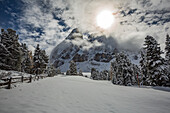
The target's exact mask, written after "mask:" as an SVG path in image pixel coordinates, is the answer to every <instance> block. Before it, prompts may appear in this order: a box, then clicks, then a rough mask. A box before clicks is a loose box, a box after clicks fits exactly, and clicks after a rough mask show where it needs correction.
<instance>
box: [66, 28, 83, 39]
mask: <svg viewBox="0 0 170 113" xmlns="http://www.w3.org/2000/svg"><path fill="white" fill-rule="evenodd" d="M76 38H80V39H83V35H82V33H80V31H79V30H78V28H75V29H73V30H72V31H71V33H70V34H69V35H68V37H66V39H68V40H73V39H76Z"/></svg>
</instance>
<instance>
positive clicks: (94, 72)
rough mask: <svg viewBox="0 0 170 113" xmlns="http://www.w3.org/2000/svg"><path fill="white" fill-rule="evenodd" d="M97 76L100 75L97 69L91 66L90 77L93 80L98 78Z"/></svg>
mask: <svg viewBox="0 0 170 113" xmlns="http://www.w3.org/2000/svg"><path fill="white" fill-rule="evenodd" d="M99 76H100V73H99V71H98V70H96V69H95V68H91V77H90V78H91V79H93V80H99Z"/></svg>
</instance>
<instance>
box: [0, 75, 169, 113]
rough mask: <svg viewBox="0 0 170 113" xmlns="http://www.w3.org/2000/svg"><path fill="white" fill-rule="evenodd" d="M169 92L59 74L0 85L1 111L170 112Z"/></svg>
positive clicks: (79, 112)
mask: <svg viewBox="0 0 170 113" xmlns="http://www.w3.org/2000/svg"><path fill="white" fill-rule="evenodd" d="M169 111H170V92H168V91H161V90H155V89H152V88H137V87H126V86H117V85H113V84H112V83H111V82H109V81H94V80H91V79H89V78H85V77H80V76H56V77H51V78H46V79H43V80H40V81H35V82H32V83H23V84H21V85H20V86H19V87H16V88H13V89H11V90H7V89H0V113H169Z"/></svg>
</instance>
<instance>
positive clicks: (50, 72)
mask: <svg viewBox="0 0 170 113" xmlns="http://www.w3.org/2000/svg"><path fill="white" fill-rule="evenodd" d="M47 74H48V76H49V77H53V76H55V75H56V70H55V68H54V66H53V65H50V66H48V67H47Z"/></svg>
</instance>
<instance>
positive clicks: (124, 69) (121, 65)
mask: <svg viewBox="0 0 170 113" xmlns="http://www.w3.org/2000/svg"><path fill="white" fill-rule="evenodd" d="M111 68H112V69H111V70H112V76H113V77H112V82H113V84H119V85H125V86H127V85H134V84H136V83H137V82H136V79H135V76H136V74H137V72H134V65H133V64H132V63H131V62H130V60H129V59H128V58H127V56H126V55H125V54H124V53H119V54H117V55H116V59H115V61H114V62H112V63H111Z"/></svg>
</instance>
